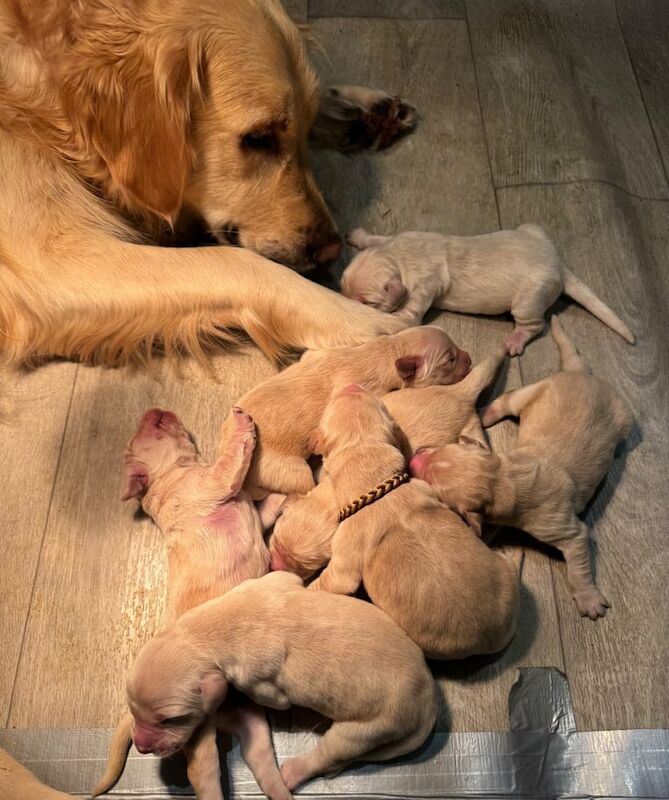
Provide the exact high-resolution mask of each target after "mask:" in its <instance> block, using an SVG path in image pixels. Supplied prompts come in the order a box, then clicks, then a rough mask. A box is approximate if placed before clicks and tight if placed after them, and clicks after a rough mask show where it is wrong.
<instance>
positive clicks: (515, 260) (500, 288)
mask: <svg viewBox="0 0 669 800" xmlns="http://www.w3.org/2000/svg"><path fill="white" fill-rule="evenodd" d="M349 241H350V243H351V244H352V245H353V246H354V247H356V248H358V249H359V250H362V251H363V252H361V253H359V254H358V255H357V256H356V257H355V258H354V259H353V261H352V262H351V263H350V264H349V266H348V267H347V268H346V270H345V271H344V274H343V276H342V282H341V290H342V294H344V295H346V296H347V297H351V298H353V299H356V300H359V301H361V302H363V303H365V304H366V305H371V306H374V307H375V308H378V309H380V310H382V311H391V312H396V313H397V314H398V315H399V316H401V317H405V318H406V319H407V320H409V321H410V322H413V323H419V322H420V321H421V319H422V318H423V315H424V314H425V312H426V311H427V310H428V309H429V308H430V307H431V306H435V307H436V308H443V309H447V310H448V311H464V312H466V313H468V314H503V313H505V312H507V311H510V312H511V314H512V315H513V318H514V321H515V323H516V325H515V328H514V330H513V333H512V334H511V335H510V336H509V338H508V339H507V340H506V342H505V347H506V349H507V351H508V353H509V355H512V356H515V355H520V354H521V353H522V352H523V349H524V347H525V345H526V344H527V342H529V341H530V340H531V339H533V338H534V337H536V336H538V335H539V334H540V333H541V332H542V331H543V329H544V312H545V311H546V309H548V308H550V307H551V306H552V305H553V303H554V302H555V301H556V300H557V299H558V297H559V296H560V294H561V293H564V294H566V295H568V296H569V297H571V298H573V299H574V300H576V301H577V302H579V303H580V304H581V305H582V306H584V307H585V308H587V309H588V311H589V312H590V313H591V314H593V315H594V316H595V317H597V318H598V319H600V320H601V321H602V322H603V323H604V324H605V325H608V326H609V328H612V329H613V330H614V331H616V332H617V333H619V334H620V335H621V336H622V337H623V338H624V339H626V340H627V341H628V342H630V343H634V335H633V334H632V333H631V332H630V330H629V328H628V327H627V325H625V323H624V322H623V321H622V320H621V319H619V318H618V317H617V316H616V315H615V314H614V312H613V311H612V310H611V309H610V308H609V307H608V306H606V305H605V304H604V303H603V302H602V301H601V300H600V299H599V298H598V297H597V296H596V295H595V294H594V293H593V292H592V290H591V289H589V288H588V287H587V286H586V285H585V284H584V283H582V281H580V280H579V279H578V278H577V277H576V276H575V275H574V273H573V272H571V271H570V270H568V269H567V268H566V267H565V265H564V264H563V263H562V261H561V260H560V257H559V256H558V254H557V251H556V250H555V246H554V245H553V243H552V242H551V240H550V239H549V238H548V236H546V233H545V232H544V230H543V229H542V228H540V227H539V226H538V225H521V226H520V227H519V228H516V229H515V230H509V231H498V232H497V233H488V234H485V235H483V236H468V237H463V236H442V235H441V234H438V233H417V232H414V231H407V232H405V233H400V234H398V235H397V236H374V235H372V234H369V233H367V231H365V230H363V229H362V228H358V229H357V230H354V231H352V233H351V234H350V236H349Z"/></svg>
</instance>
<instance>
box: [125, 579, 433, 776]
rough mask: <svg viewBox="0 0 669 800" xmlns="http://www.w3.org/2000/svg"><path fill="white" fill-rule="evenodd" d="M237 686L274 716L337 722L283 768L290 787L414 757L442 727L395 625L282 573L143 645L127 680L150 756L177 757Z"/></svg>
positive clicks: (427, 681)
mask: <svg viewBox="0 0 669 800" xmlns="http://www.w3.org/2000/svg"><path fill="white" fill-rule="evenodd" d="M230 685H232V686H235V687H236V688H237V689H239V690H240V691H242V692H244V693H245V694H247V695H248V696H249V697H251V698H252V699H253V700H255V701H256V702H257V703H259V704H262V705H266V706H269V707H270V708H276V709H286V708H289V707H290V706H292V705H299V706H304V707H306V708H311V709H314V710H315V711H317V712H319V713H321V714H323V715H324V716H326V717H328V718H329V719H331V720H333V724H332V726H331V727H330V728H329V729H328V730H327V731H326V733H325V734H323V736H322V737H321V738H320V739H319V741H318V744H317V745H316V747H314V748H313V749H312V750H311V751H309V752H307V753H305V754H304V755H301V756H297V757H294V758H290V759H288V760H287V761H286V762H284V763H283V764H282V767H281V773H282V776H283V778H284V780H285V782H286V785H287V786H288V787H289V788H290V789H293V788H295V787H296V786H298V785H300V784H302V783H304V781H307V780H309V778H311V777H313V776H314V775H320V774H324V773H330V772H335V771H339V770H341V769H343V768H344V767H345V766H346V765H347V764H349V763H351V762H354V761H360V760H365V761H367V760H373V761H377V760H385V759H389V758H395V757H396V756H401V755H404V754H405V753H410V752H411V751H412V750H415V749H416V748H417V747H419V746H420V745H421V744H422V743H423V742H424V741H425V739H426V738H427V737H428V736H429V734H430V731H431V730H432V727H433V725H434V721H435V717H436V690H435V685H434V681H433V680H432V675H431V674H430V671H429V669H428V668H427V665H426V664H425V660H424V658H423V655H422V653H421V651H420V649H419V648H418V647H416V645H415V644H414V643H413V642H412V641H411V640H410V639H409V638H408V637H407V636H406V635H405V634H404V633H403V632H402V631H401V630H400V629H399V628H398V627H397V625H395V624H394V623H393V622H392V621H391V620H390V619H388V617H386V616H385V614H383V613H382V612H381V611H379V609H377V608H374V607H373V606H372V605H370V604H369V603H365V602H363V601H361V600H356V599H354V598H348V597H346V598H344V597H335V596H334V595H328V594H325V593H322V594H314V593H311V592H307V591H306V590H305V589H304V588H303V586H302V581H301V580H300V579H299V578H298V577H297V576H296V575H291V574H289V573H287V572H275V573H271V574H270V575H266V576H264V577H263V578H258V579H257V580H249V581H245V582H244V583H243V584H241V585H240V586H238V587H237V588H236V589H233V590H232V591H230V592H228V593H227V594H226V595H224V596H223V597H220V598H218V599H216V600H210V601H209V602H208V603H205V604H204V605H201V606H199V607H198V608H195V609H193V610H192V611H189V612H188V613H186V614H184V615H183V616H182V617H180V618H179V619H178V620H177V622H176V623H175V624H174V625H173V626H172V627H171V628H170V629H168V630H167V631H165V632H164V633H161V634H159V635H158V636H156V637H155V638H154V639H152V640H151V641H150V642H149V643H148V644H147V645H145V647H144V648H143V649H142V650H141V651H140V653H139V655H138V657H137V660H136V662H135V664H134V666H133V668H132V670H131V672H130V675H129V678H128V702H129V705H130V708H131V710H132V713H133V715H134V717H135V727H136V729H139V730H141V731H142V736H143V737H144V740H145V742H146V746H147V747H148V748H151V749H152V750H153V752H155V753H160V754H161V755H169V754H171V753H174V752H176V751H177V750H179V749H180V748H181V747H183V745H184V743H185V742H186V741H188V739H189V738H190V737H191V735H192V733H193V731H194V730H195V728H196V727H197V726H198V725H199V724H200V723H201V722H202V721H203V719H204V718H205V717H206V716H207V715H208V714H210V713H211V712H212V711H213V710H214V709H216V708H217V707H218V706H219V705H220V704H221V702H222V700H223V698H224V697H225V695H226V692H227V690H228V687H229V686H230Z"/></svg>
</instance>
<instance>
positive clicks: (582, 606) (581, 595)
mask: <svg viewBox="0 0 669 800" xmlns="http://www.w3.org/2000/svg"><path fill="white" fill-rule="evenodd" d="M574 602H575V603H576V607H577V608H578V610H579V611H580V613H581V616H582V617H589V618H590V619H592V620H596V619H598V618H599V617H603V616H604V615H605V614H606V610H607V608H611V606H610V604H609V601H608V600H607V599H606V598H605V597H604V595H603V594H602V593H601V592H600V591H599V589H598V588H597V587H596V586H592V587H589V588H587V589H583V590H582V591H580V592H576V593H575V594H574Z"/></svg>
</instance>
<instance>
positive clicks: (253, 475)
mask: <svg viewBox="0 0 669 800" xmlns="http://www.w3.org/2000/svg"><path fill="white" fill-rule="evenodd" d="M470 366H471V359H470V358H469V354H468V353H466V352H464V351H463V350H460V349H459V348H458V347H457V346H456V345H455V344H454V343H453V342H452V341H451V339H450V337H449V336H448V335H447V334H446V333H444V331H443V330H441V328H437V327H434V326H425V327H422V328H412V329H410V330H406V331H402V332H401V333H397V334H395V335H393V336H382V337H380V338H378V339H375V340H374V341H372V342H368V343H366V344H363V345H359V346H358V347H349V348H342V349H341V350H319V351H316V352H310V353H307V354H306V355H305V356H303V357H302V359H301V360H300V361H299V362H298V363H297V364H293V365H292V366H290V367H288V369H286V370H284V371H283V372H281V373H279V374H278V375H275V376H273V377H272V378H269V380H266V381H264V382H263V383H261V384H260V385H259V386H256V387H255V388H254V389H251V391H250V392H248V393H247V394H245V395H244V396H243V397H242V398H241V400H240V401H239V403H238V405H239V407H240V408H243V409H244V411H246V412H247V413H248V414H250V415H251V416H252V417H253V419H254V421H255V424H256V429H257V431H258V444H257V447H256V451H255V454H254V458H253V462H252V464H251V468H250V470H249V474H248V477H247V480H246V483H245V488H246V489H247V490H248V491H250V492H251V493H252V494H253V496H254V498H255V499H261V498H262V497H263V496H264V495H266V494H267V493H268V492H270V491H271V492H281V493H283V494H294V493H298V494H306V493H307V492H308V491H309V490H310V489H312V488H313V487H314V479H313V475H312V472H311V468H310V466H309V464H308V463H307V458H308V457H309V456H310V455H311V454H312V452H313V451H312V449H311V436H312V434H313V432H314V431H315V429H316V428H317V426H318V422H319V420H320V418H321V416H322V414H323V410H324V408H325V406H326V404H327V402H328V399H329V398H330V395H331V394H332V392H333V391H335V390H337V389H338V388H341V387H343V386H346V385H347V384H349V383H351V382H352V381H358V382H359V383H361V384H363V385H365V386H367V387H369V389H370V390H371V391H373V392H375V393H376V394H385V393H386V392H389V391H391V390H392V389H400V388H402V387H404V386H428V385H431V384H435V383H439V384H450V383H456V382H457V381H460V380H462V378H464V377H465V375H466V374H467V373H468V372H469V368H470Z"/></svg>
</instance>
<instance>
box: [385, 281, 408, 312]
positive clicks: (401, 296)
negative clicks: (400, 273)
mask: <svg viewBox="0 0 669 800" xmlns="http://www.w3.org/2000/svg"><path fill="white" fill-rule="evenodd" d="M385 290H386V294H387V295H388V300H389V301H390V302H391V303H392V304H393V305H394V306H395V308H399V307H400V306H401V305H402V304H403V303H404V301H405V300H406V299H407V297H408V296H409V290H408V289H407V287H406V286H405V285H404V284H403V283H402V281H399V280H397V278H393V279H392V280H391V281H388V283H387V284H386V285H385Z"/></svg>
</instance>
